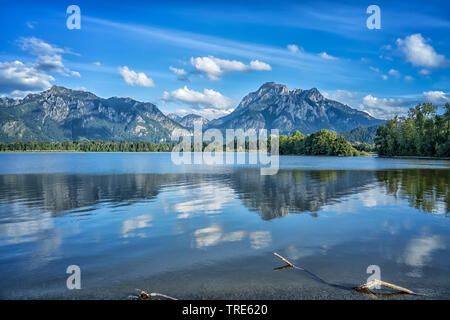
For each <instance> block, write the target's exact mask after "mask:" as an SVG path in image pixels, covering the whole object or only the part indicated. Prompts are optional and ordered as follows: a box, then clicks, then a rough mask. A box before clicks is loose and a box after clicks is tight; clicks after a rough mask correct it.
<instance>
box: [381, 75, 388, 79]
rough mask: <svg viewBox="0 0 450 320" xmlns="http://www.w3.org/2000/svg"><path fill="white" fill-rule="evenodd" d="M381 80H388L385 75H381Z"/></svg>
mask: <svg viewBox="0 0 450 320" xmlns="http://www.w3.org/2000/svg"><path fill="white" fill-rule="evenodd" d="M381 79H383V80H387V79H389V77H388V76H387V75H385V74H383V75H381Z"/></svg>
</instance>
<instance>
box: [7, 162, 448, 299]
mask: <svg viewBox="0 0 450 320" xmlns="http://www.w3.org/2000/svg"><path fill="white" fill-rule="evenodd" d="M336 161H338V160H336ZM119 172H120V171H119ZM449 174H450V171H449V170H447V169H442V168H440V169H433V170H425V169H421V170H418V169H395V170H385V169H383V170H378V171H377V170H369V169H367V168H366V169H364V170H363V169H361V168H359V167H357V166H355V168H354V170H289V169H286V168H282V169H280V171H279V173H278V174H277V175H276V176H261V175H260V172H259V170H258V169H257V168H242V167H236V168H229V169H227V170H218V171H217V172H213V170H208V171H205V172H197V171H196V172H177V173H164V172H157V173H156V172H155V173H139V174H134V173H133V174H131V173H116V174H113V173H102V174H87V173H82V174H74V173H67V174H66V173H47V174H4V175H0V271H1V272H0V282H1V283H2V290H3V291H2V290H0V298H2V296H7V297H13V296H14V297H16V296H15V294H16V295H18V296H20V295H22V296H23V297H26V298H29V297H42V295H43V293H42V292H41V291H40V290H41V288H42V287H43V286H44V285H45V286H48V288H50V287H51V289H48V290H49V292H50V291H51V292H52V293H49V297H52V298H55V297H61V296H65V297H70V298H72V297H74V296H70V295H71V294H72V293H70V292H68V290H66V287H65V278H64V276H65V273H64V271H65V268H66V267H67V265H70V264H74V263H75V264H80V265H81V266H82V267H83V270H85V271H86V272H85V275H86V276H85V277H86V280H85V281H86V284H88V285H90V287H89V286H88V285H87V286H86V291H83V294H84V295H85V296H83V297H87V294H88V293H89V294H91V295H92V296H89V297H93V298H99V297H100V298H101V296H99V294H102V293H101V292H112V290H116V291H115V292H114V293H111V296H109V297H114V298H123V297H126V296H127V295H128V294H132V293H133V292H132V290H134V288H136V287H142V288H146V286H145V284H144V283H143V281H144V282H145V281H147V280H148V282H147V284H148V285H149V287H148V288H150V289H152V290H159V291H161V292H167V293H168V294H171V295H173V296H176V297H180V298H198V297H199V296H200V293H199V292H201V293H204V294H202V295H201V297H217V298H230V297H234V298H239V297H241V298H242V297H243V296H242V295H241V296H240V295H239V294H242V292H243V291H242V290H244V289H245V290H247V289H246V288H251V289H248V290H249V291H247V293H246V294H247V295H245V297H246V298H255V297H259V296H258V295H255V294H254V292H260V293H261V292H264V294H265V295H261V296H260V297H261V298H287V299H289V298H298V297H317V295H318V294H322V293H324V294H325V296H324V297H325V298H330V297H331V298H342V297H343V296H342V294H344V295H345V294H347V293H341V292H340V291H339V292H336V293H334V291H330V290H334V289H329V288H327V287H322V284H321V283H318V284H314V283H312V282H311V283H310V282H308V281H307V280H308V279H302V281H297V280H298V279H297V278H295V277H294V278H291V276H290V274H291V273H289V272H286V273H281V274H280V273H277V274H276V275H272V273H273V272H272V271H271V270H272V268H273V267H275V266H276V265H274V263H276V262H274V261H273V257H272V255H271V252H273V251H277V252H280V253H282V254H283V255H285V256H286V257H287V258H289V259H292V260H293V261H295V260H297V259H298V260H300V261H301V264H302V265H305V266H307V267H308V268H311V270H314V271H315V272H316V271H317V272H318V274H320V275H321V276H323V278H324V279H326V280H327V281H330V282H331V283H340V282H341V281H342V282H343V283H348V284H351V285H359V284H361V281H365V280H366V279H367V274H366V268H367V266H368V265H369V264H374V263H376V264H380V265H381V266H382V267H383V276H386V280H391V281H393V282H397V280H398V279H401V281H400V282H399V284H403V285H405V286H406V287H408V288H411V289H417V288H419V289H421V288H425V287H428V286H432V282H433V281H435V287H439V288H441V289H440V290H441V291H440V293H439V295H440V296H441V297H446V298H448V297H449V296H450V292H449V291H448V288H450V286H449V285H448V265H449V263H450V261H449V257H450V255H449V254H448V252H449V249H450V247H449V246H448V244H447V243H449V237H448V230H449V227H450V226H449V222H448V219H447V217H446V216H443V215H431V214H420V213H418V210H421V211H423V212H431V213H448V210H449V190H448V188H449V181H450V177H449ZM300 213H306V214H300ZM416 213H417V214H416ZM311 216H313V217H311ZM314 217H319V218H314ZM331 265H332V268H331V267H330V266H331ZM30 270H33V272H29V271H30ZM55 275H56V276H55ZM430 275H432V276H430ZM356 276H358V278H355V277H356ZM58 277H61V279H62V280H61V279H59V278H58ZM389 277H391V278H389ZM55 279H56V280H55ZM111 279H114V281H116V282H111ZM411 279H413V281H411ZM19 280H20V281H19ZM60 280H61V281H60ZM303 280H305V281H303ZM394 280H395V281H394ZM402 281H403V283H402ZM418 281H422V282H418ZM99 283H101V285H99ZM116 284H120V285H116ZM155 284H156V285H155ZM157 284H159V286H157ZM197 284H198V286H199V287H196V286H197ZM210 284H214V285H210ZM297 284H298V287H296V286H297ZM52 285H53V286H52ZM155 286H156V287H155ZM171 286H172V287H171ZM124 287H126V288H124ZM30 288H31V289H30ZM96 288H103V289H105V290H100V289H99V292H100V293H99V292H97V291H95V290H96ZM130 288H131V289H130ZM267 288H273V292H275V293H276V296H270V293H267V292H268V291H267ZM286 288H289V290H287V289H286ZM33 289H34V290H36V291H33ZM222 289H223V290H222ZM253 289H254V291H251V290H253ZM27 290H29V291H27ZM89 290H90V291H89ZM127 290H128V291H127ZM129 290H131V292H130V291H129ZM172 290H173V291H172ZM177 290H178V291H177ZM183 290H184V291H183ZM205 290H206V291H207V292H206V291H205ZM208 290H209V291H208ZM214 290H217V291H214ZM226 290H228V291H226ZM233 290H235V291H233ZM295 290H297V291H295ZM308 290H309V291H308ZM269 291H270V292H272V291H271V290H269ZM86 292H88V293H86ZM192 292H195V293H196V294H198V295H197V296H193V295H192ZM211 292H212V293H211ZM217 292H223V293H221V294H222V295H220V294H218V295H217V296H215V295H214V294H217ZM226 292H228V293H226ZM230 292H231V293H233V292H235V295H234V296H233V295H231V296H230V295H227V294H230ZM293 292H294V293H293ZM305 292H307V293H305ZM189 294H191V295H189ZM328 294H329V295H328ZM348 294H351V293H348ZM439 295H436V296H438V297H439ZM345 298H353V297H352V296H346V297H345ZM357 298H359V296H358V297H357Z"/></svg>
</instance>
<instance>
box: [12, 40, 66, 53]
mask: <svg viewBox="0 0 450 320" xmlns="http://www.w3.org/2000/svg"><path fill="white" fill-rule="evenodd" d="M18 43H19V45H20V46H21V48H22V50H24V51H28V52H30V53H32V54H34V55H36V56H41V55H54V54H62V53H68V52H69V51H68V50H67V51H66V50H65V49H62V48H58V47H57V46H54V45H52V44H49V43H47V42H45V41H44V40H41V39H39V38H35V37H30V38H20V39H19V40H18Z"/></svg>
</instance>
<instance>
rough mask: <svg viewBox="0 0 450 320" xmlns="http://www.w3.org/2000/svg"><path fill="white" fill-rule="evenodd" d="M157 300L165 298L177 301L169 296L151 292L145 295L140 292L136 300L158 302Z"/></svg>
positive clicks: (143, 292)
mask: <svg viewBox="0 0 450 320" xmlns="http://www.w3.org/2000/svg"><path fill="white" fill-rule="evenodd" d="M157 298H165V299H168V300H178V299H176V298H173V297H171V296H168V295H165V294H162V293H158V292H151V293H147V292H146V291H144V290H141V293H139V296H138V297H137V299H138V300H160V299H157Z"/></svg>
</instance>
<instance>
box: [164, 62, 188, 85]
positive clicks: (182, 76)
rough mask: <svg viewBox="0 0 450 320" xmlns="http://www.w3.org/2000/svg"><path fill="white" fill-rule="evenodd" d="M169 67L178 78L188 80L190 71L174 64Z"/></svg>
mask: <svg viewBox="0 0 450 320" xmlns="http://www.w3.org/2000/svg"><path fill="white" fill-rule="evenodd" d="M169 69H170V70H171V71H172V72H173V73H175V74H176V75H177V76H178V80H183V81H185V80H188V73H187V72H186V70H184V69H181V68H175V67H172V66H170V67H169Z"/></svg>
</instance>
